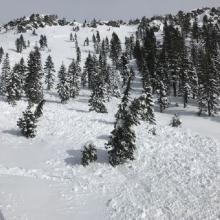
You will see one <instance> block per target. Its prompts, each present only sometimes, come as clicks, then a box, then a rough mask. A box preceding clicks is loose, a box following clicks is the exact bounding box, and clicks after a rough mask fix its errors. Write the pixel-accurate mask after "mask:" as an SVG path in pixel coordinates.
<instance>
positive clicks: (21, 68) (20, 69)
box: [16, 57, 27, 93]
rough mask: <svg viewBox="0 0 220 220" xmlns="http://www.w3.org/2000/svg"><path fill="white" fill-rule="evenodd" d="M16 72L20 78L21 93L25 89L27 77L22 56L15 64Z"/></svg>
mask: <svg viewBox="0 0 220 220" xmlns="http://www.w3.org/2000/svg"><path fill="white" fill-rule="evenodd" d="M16 71H17V74H18V75H19V76H20V78H21V80H22V83H21V85H22V93H23V92H24V91H25V84H26V83H25V82H26V77H27V66H26V65H25V62H24V58H23V57H22V58H21V60H20V62H19V63H18V64H17V68H16Z"/></svg>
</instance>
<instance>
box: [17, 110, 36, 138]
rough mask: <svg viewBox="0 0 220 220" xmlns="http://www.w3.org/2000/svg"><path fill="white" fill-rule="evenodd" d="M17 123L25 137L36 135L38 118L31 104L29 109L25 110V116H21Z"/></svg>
mask: <svg viewBox="0 0 220 220" xmlns="http://www.w3.org/2000/svg"><path fill="white" fill-rule="evenodd" d="M17 125H18V127H19V128H20V129H21V133H22V134H23V135H24V136H25V137H27V138H34V137H35V136H36V128H37V125H36V118H35V116H34V114H33V113H32V111H31V109H30V106H28V108H27V110H26V111H25V112H23V117H22V118H19V120H18V122H17Z"/></svg>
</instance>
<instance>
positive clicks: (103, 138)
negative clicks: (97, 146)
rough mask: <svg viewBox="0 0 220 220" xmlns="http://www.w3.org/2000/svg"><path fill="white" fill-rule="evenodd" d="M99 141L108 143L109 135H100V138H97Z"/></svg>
mask: <svg viewBox="0 0 220 220" xmlns="http://www.w3.org/2000/svg"><path fill="white" fill-rule="evenodd" d="M97 139H99V140H106V141H108V140H109V135H100V136H98V137H97Z"/></svg>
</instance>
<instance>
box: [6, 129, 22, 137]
mask: <svg viewBox="0 0 220 220" xmlns="http://www.w3.org/2000/svg"><path fill="white" fill-rule="evenodd" d="M2 133H4V134H10V135H14V136H22V134H21V132H20V131H19V130H16V129H11V130H4V131H2Z"/></svg>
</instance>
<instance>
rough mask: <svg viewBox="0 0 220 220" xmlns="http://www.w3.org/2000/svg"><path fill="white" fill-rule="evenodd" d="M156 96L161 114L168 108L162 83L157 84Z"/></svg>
mask: <svg viewBox="0 0 220 220" xmlns="http://www.w3.org/2000/svg"><path fill="white" fill-rule="evenodd" d="M157 95H158V103H159V107H160V112H161V113H162V112H163V111H164V110H165V109H166V108H167V107H168V98H167V91H166V87H165V85H164V83H163V82H162V81H160V82H159V85H158V89H157Z"/></svg>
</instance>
